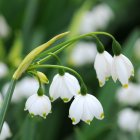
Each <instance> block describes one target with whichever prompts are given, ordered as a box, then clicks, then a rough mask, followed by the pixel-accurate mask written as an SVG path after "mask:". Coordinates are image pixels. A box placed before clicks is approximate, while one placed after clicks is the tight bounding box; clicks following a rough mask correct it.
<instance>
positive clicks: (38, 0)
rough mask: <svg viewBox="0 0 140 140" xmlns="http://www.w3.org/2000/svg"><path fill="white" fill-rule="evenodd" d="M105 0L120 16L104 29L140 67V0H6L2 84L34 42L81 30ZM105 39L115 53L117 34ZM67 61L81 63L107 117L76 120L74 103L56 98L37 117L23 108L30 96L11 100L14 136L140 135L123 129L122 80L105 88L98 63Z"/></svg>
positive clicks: (112, 138)
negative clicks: (137, 54)
mask: <svg viewBox="0 0 140 140" xmlns="http://www.w3.org/2000/svg"><path fill="white" fill-rule="evenodd" d="M101 3H105V4H107V5H109V6H110V8H111V9H112V11H113V15H114V16H113V19H112V20H111V21H110V22H109V23H108V25H107V26H106V27H105V28H103V29H98V30H99V31H100V30H102V31H106V32H109V33H111V34H112V35H114V36H115V38H116V39H117V40H118V41H119V42H120V44H122V47H123V51H124V54H126V56H127V57H129V58H130V59H131V60H132V62H133V63H134V65H135V67H136V69H137V68H138V67H139V65H140V61H139V60H136V59H135V58H134V55H133V53H132V49H133V46H134V44H135V41H136V40H137V38H138V37H140V29H139V27H140V12H139V10H140V1H139V0H133V1H132V0H117V1H116V0H104V1H103V0H60V1H56V0H10V1H8V0H0V14H1V15H3V16H4V18H5V20H6V22H7V24H8V26H9V28H10V33H9V35H8V36H6V37H1V38H0V61H2V62H5V63H6V64H7V65H8V67H9V70H10V72H9V74H8V76H7V77H6V78H4V79H2V80H1V81H0V88H1V89H2V86H3V85H4V83H6V82H7V81H8V80H10V78H11V76H12V73H13V71H14V70H15V69H16V68H17V66H18V65H19V63H20V62H21V60H22V59H23V58H24V56H25V55H26V54H27V53H29V52H30V51H31V50H32V49H33V48H35V47H37V46H38V45H40V44H42V43H44V42H46V41H48V40H49V39H50V38H52V37H53V36H55V35H57V34H59V33H62V32H65V31H70V32H71V33H70V35H69V36H68V38H67V39H69V38H71V37H72V36H75V35H78V34H79V32H78V27H79V26H80V24H81V22H82V17H83V14H84V13H85V12H86V11H89V10H90V9H92V8H94V7H96V6H97V5H99V4H101ZM87 26H88V25H87ZM91 32H92V30H91ZM101 40H102V42H103V43H104V44H105V47H106V50H108V51H109V52H110V53H111V54H112V50H111V39H109V38H107V37H101ZM67 53H68V52H63V53H62V54H61V58H63V59H65V58H66V57H67V56H68V54H67ZM50 63H55V61H54V60H53V61H50ZM64 64H66V65H68V66H70V67H73V68H74V69H76V70H77V71H78V72H79V73H80V74H81V75H82V76H83V79H84V80H85V83H86V84H87V86H88V90H89V93H93V94H94V95H95V96H97V98H98V99H99V100H100V101H101V103H102V105H103V107H104V112H105V118H104V120H102V121H99V120H96V119H94V120H93V121H92V123H91V125H87V124H85V123H84V122H80V123H79V124H78V125H76V126H73V125H72V123H71V120H70V119H69V118H68V111H69V106H70V103H67V104H64V103H63V102H62V101H61V100H57V101H55V102H54V103H53V109H52V113H51V114H49V115H48V116H47V118H46V120H43V119H41V118H38V117H35V118H31V117H30V116H29V115H28V113H27V112H24V111H23V109H24V104H25V101H26V100H24V101H22V102H20V103H18V104H11V105H10V107H9V110H8V112H7V116H6V120H7V122H8V124H9V127H10V129H11V131H12V137H11V138H9V139H11V140H139V139H140V137H139V134H137V133H136V134H130V133H125V132H124V133H123V132H122V131H121V130H120V128H118V126H117V121H116V120H117V113H118V111H119V110H120V108H121V107H120V106H119V104H118V103H117V101H116V99H115V92H116V89H117V88H118V87H120V84H119V83H117V84H114V83H113V82H112V80H109V81H108V82H107V83H106V85H105V86H104V87H103V88H99V85H98V80H97V78H96V75H95V70H94V69H93V64H85V65H83V66H80V67H76V66H71V65H70V64H67V63H66V62H65V60H64ZM55 73H56V71H50V70H47V71H46V72H45V74H46V75H47V76H48V78H49V79H50V81H51V80H52V77H53V76H54V74H55ZM134 79H135V78H134ZM48 88H49V85H47V86H46V94H48ZM27 92H28V91H27ZM132 121H133V120H132ZM130 123H131V122H130Z"/></svg>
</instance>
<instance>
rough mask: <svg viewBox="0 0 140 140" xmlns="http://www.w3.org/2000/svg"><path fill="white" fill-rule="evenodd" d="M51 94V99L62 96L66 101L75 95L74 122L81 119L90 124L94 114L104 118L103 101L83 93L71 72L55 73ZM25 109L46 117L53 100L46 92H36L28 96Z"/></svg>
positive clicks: (72, 106) (72, 109)
mask: <svg viewBox="0 0 140 140" xmlns="http://www.w3.org/2000/svg"><path fill="white" fill-rule="evenodd" d="M49 94H50V99H51V101H55V100H56V99H57V98H59V97H60V98H61V99H62V100H63V101H64V102H65V103H66V102H69V101H70V100H71V99H72V97H74V100H73V102H72V104H71V106H70V109H69V117H70V118H71V120H72V123H73V124H77V123H78V122H79V121H80V120H83V121H84V122H86V123H88V124H90V122H91V121H92V119H93V118H94V116H95V117H96V118H97V119H103V118H104V113H103V108H102V105H101V103H100V102H99V101H98V100H97V98H96V97H94V96H93V95H90V94H87V93H85V94H84V95H83V94H82V93H81V90H80V85H79V82H78V80H77V79H76V78H75V77H74V76H73V75H71V74H70V73H67V72H66V73H64V75H60V74H57V75H55V76H54V78H53V80H52V83H51V85H50V89H49ZM25 110H28V111H29V113H30V114H31V115H32V116H34V115H39V116H41V117H43V118H46V115H48V113H50V112H51V102H50V100H49V98H48V97H47V96H46V95H44V94H41V95H40V94H34V95H32V96H30V97H29V98H28V100H27V102H26V105H25Z"/></svg>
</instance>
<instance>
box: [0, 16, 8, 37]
mask: <svg viewBox="0 0 140 140" xmlns="http://www.w3.org/2000/svg"><path fill="white" fill-rule="evenodd" d="M9 32H10V29H9V26H8V25H7V22H6V20H5V18H4V17H3V16H2V15H0V37H6V36H8V35H9Z"/></svg>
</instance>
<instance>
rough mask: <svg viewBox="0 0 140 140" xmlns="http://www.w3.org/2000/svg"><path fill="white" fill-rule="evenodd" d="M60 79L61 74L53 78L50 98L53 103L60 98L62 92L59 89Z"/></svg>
mask: <svg viewBox="0 0 140 140" xmlns="http://www.w3.org/2000/svg"><path fill="white" fill-rule="evenodd" d="M59 80H60V77H59V74H57V75H55V76H54V78H53V81H52V83H51V85H50V89H49V94H50V97H51V99H52V101H54V100H56V99H57V98H59V97H60V94H61V93H60V92H59V91H58V88H59V87H60V81H59ZM57 91H58V92H57Z"/></svg>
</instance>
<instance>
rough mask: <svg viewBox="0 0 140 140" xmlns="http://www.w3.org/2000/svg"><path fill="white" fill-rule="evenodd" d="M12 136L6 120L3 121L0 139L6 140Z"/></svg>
mask: <svg viewBox="0 0 140 140" xmlns="http://www.w3.org/2000/svg"><path fill="white" fill-rule="evenodd" d="M11 136H12V133H11V131H10V128H9V126H8V124H7V123H6V122H4V123H3V127H2V130H1V133H0V140H6V139H7V138H10V137H11Z"/></svg>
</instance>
